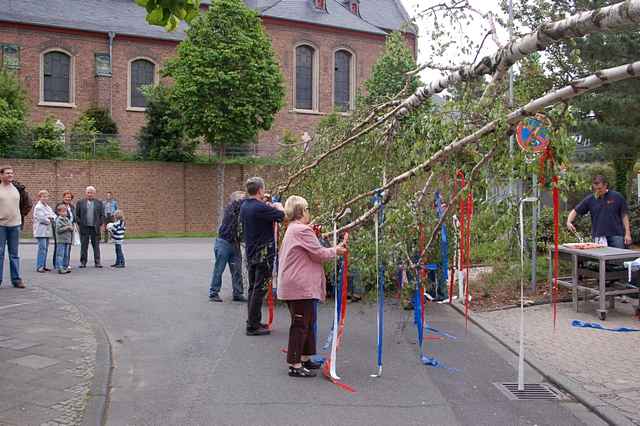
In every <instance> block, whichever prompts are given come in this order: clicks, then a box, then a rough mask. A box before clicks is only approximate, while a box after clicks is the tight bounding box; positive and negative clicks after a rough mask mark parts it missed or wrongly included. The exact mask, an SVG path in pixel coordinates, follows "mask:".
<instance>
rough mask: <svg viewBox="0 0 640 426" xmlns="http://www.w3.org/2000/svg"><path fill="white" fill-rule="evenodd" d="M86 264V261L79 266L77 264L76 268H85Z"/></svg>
mask: <svg viewBox="0 0 640 426" xmlns="http://www.w3.org/2000/svg"><path fill="white" fill-rule="evenodd" d="M86 267H87V264H86V263H81V264H80V266H78V268H86Z"/></svg>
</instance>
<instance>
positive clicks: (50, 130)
mask: <svg viewBox="0 0 640 426" xmlns="http://www.w3.org/2000/svg"><path fill="white" fill-rule="evenodd" d="M32 137H33V140H35V143H34V144H33V155H34V156H35V157H36V158H56V157H62V156H64V153H65V146H64V132H63V130H62V129H60V128H59V127H58V126H56V123H55V122H54V121H53V118H51V117H47V119H46V120H45V121H44V122H43V123H41V124H39V125H37V126H35V127H34V128H33V129H32Z"/></svg>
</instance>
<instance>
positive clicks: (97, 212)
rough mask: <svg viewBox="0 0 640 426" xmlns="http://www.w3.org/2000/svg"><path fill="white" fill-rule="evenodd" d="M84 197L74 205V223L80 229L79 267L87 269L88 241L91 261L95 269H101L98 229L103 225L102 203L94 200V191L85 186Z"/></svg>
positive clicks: (92, 188) (90, 187)
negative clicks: (91, 249)
mask: <svg viewBox="0 0 640 426" xmlns="http://www.w3.org/2000/svg"><path fill="white" fill-rule="evenodd" d="M85 195H86V197H85V198H83V199H82V200H80V201H78V203H77V204H76V211H75V213H76V222H77V223H78V226H79V227H80V267H81V268H86V267H87V251H88V249H89V241H91V246H92V247H93V261H94V262H95V265H96V268H102V265H101V264H100V227H101V226H102V224H103V223H104V207H103V206H102V202H101V201H100V200H98V199H96V189H95V188H94V187H93V186H87V189H86V191H85Z"/></svg>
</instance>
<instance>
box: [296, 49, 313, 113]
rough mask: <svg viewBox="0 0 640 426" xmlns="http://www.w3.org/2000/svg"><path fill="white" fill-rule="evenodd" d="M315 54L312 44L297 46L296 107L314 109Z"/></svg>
mask: <svg viewBox="0 0 640 426" xmlns="http://www.w3.org/2000/svg"><path fill="white" fill-rule="evenodd" d="M314 55H315V49H314V48H313V47H311V46H308V45H306V44H305V45H301V46H298V47H296V109H306V110H313V109H314V96H313V95H314V93H313V92H314V90H313V88H314V81H313V80H314V79H313V74H314V73H313V64H314Z"/></svg>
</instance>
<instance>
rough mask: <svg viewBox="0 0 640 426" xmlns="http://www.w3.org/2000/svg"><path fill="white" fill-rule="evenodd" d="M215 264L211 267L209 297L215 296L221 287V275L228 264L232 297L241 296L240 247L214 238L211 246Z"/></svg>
mask: <svg viewBox="0 0 640 426" xmlns="http://www.w3.org/2000/svg"><path fill="white" fill-rule="evenodd" d="M213 254H214V256H215V259H216V260H215V264H214V266H213V276H212V277H211V286H210V287H209V296H213V295H217V294H218V292H219V291H220V287H222V273H223V272H224V270H225V268H226V267H227V263H228V264H229V270H230V271H231V283H232V286H233V296H234V297H238V296H242V293H243V289H242V263H241V262H242V255H241V254H240V246H239V245H234V244H231V243H230V242H228V241H227V240H224V239H222V238H216V240H215V243H214V245H213Z"/></svg>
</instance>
